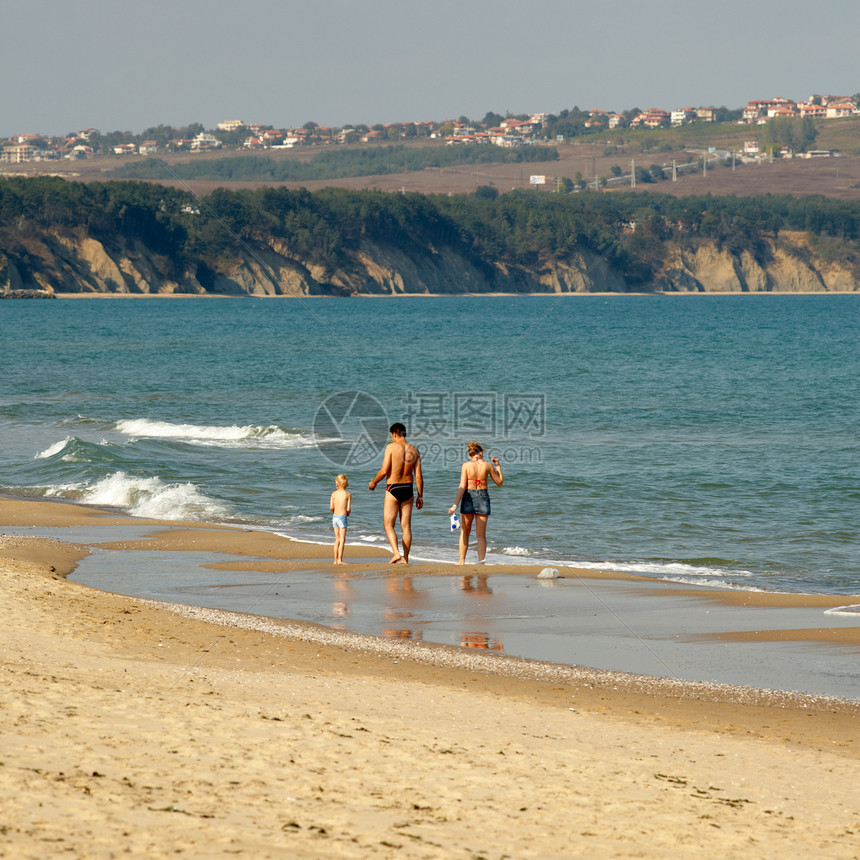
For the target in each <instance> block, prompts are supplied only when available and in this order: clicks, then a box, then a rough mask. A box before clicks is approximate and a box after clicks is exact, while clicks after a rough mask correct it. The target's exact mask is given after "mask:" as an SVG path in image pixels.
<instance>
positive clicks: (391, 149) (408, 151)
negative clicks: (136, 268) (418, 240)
mask: <svg viewBox="0 0 860 860" xmlns="http://www.w3.org/2000/svg"><path fill="white" fill-rule="evenodd" d="M557 160H558V150H557V149H555V147H551V146H518V147H516V148H512V149H506V148H503V147H500V146H477V145H473V146H432V147H430V146H422V147H409V146H402V145H401V146H378V145H377V146H373V147H368V148H362V149H326V150H323V151H322V152H320V153H318V154H317V155H315V156H314V157H313V158H312V159H311V160H310V161H294V160H275V159H273V158H268V157H267V156H264V155H245V156H232V157H227V158H218V159H205V160H198V161H195V160H192V161H183V162H181V163H179V164H167V163H166V162H164V161H162V160H161V159H158V158H146V159H143V160H141V161H135V162H133V163H131V164H124V165H123V166H122V167H118V168H116V170H113V171H111V172H110V173H109V174H108V175H109V176H113V177H116V178H118V179H155V180H158V179H187V180H191V179H208V180H214V181H223V182H228V181H229V182H235V181H241V180H244V181H255V182H261V181H265V182H310V181H313V180H319V179H322V180H325V179H343V178H345V177H349V176H385V175H388V174H391V173H409V172H412V171H416V170H426V169H428V168H443V167H453V166H457V165H461V164H487V163H491V162H492V163H504V164H511V163H514V164H518V163H520V162H533V161H557Z"/></svg>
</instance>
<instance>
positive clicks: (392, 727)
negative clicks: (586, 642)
mask: <svg viewBox="0 0 860 860" xmlns="http://www.w3.org/2000/svg"><path fill="white" fill-rule="evenodd" d="M94 521H97V522H98V523H99V524H100V525H111V524H114V525H117V526H118V527H122V526H123V525H127V524H130V523H132V522H134V523H136V524H138V525H146V523H144V522H142V521H140V520H137V521H132V520H129V519H127V518H117V517H113V516H106V515H104V514H101V513H100V512H97V511H93V510H90V509H86V508H81V507H76V506H72V505H65V504H56V503H37V502H21V501H16V500H9V499H3V500H0V534H2V531H3V526H4V525H5V526H9V527H11V526H18V527H20V526H22V525H23V526H51V527H55V528H56V529H57V530H58V531H61V530H62V528H64V527H69V526H74V525H82V524H86V523H93V522H94ZM149 525H151V526H152V533H153V535H154V536H155V537H154V540H156V541H159V540H160V541H162V542H163V546H164V548H165V549H167V548H170V549H172V550H181V549H182V548H183V547H188V546H189V545H193V546H195V548H199V547H201V546H205V547H206V548H207V549H213V550H222V551H227V548H228V547H229V552H230V553H231V554H234V555H240V554H242V555H247V556H248V557H249V563H251V561H250V560H253V563H256V564H259V565H264V564H265V563H266V562H265V559H267V558H268V559H284V558H290V557H291V554H292V555H293V556H294V555H295V554H296V553H297V552H299V551H301V552H302V553H303V554H306V553H307V551H308V550H307V545H297V544H293V543H292V542H291V541H288V540H286V539H282V538H277V537H275V536H270V535H262V534H261V533H247V532H242V531H241V530H235V529H224V528H220V527H202V526H201V524H199V523H195V524H187V527H186V528H176V524H175V523H172V524H170V525H171V527H172V528H171V529H170V530H169V531H168V530H166V529H165V528H164V527H162V526H161V524H158V523H155V522H151V523H149ZM162 534H163V537H159V535H162ZM297 547H300V548H301V549H300V550H299V549H297ZM114 548H116V545H114ZM86 551H87V550H86V548H84V547H80V546H75V545H74V544H69V543H66V542H58V541H55V540H47V539H44V538H29V537H11V536H5V537H0V587H2V590H3V607H4V637H3V640H4V647H3V652H2V669H3V683H2V685H0V715H2V722H3V741H2V752H0V810H2V812H0V856H2V857H33V858H37V857H38V858H43V857H60V856H72V857H98V858H102V857H105V858H106V857H119V856H144V855H145V856H147V857H162V856H165V857H166V856H188V857H226V856H237V855H238V856H247V857H254V858H269V857H285V858H286V857H290V858H293V857H295V858H322V857H325V858H328V857H346V858H353V857H354V858H363V857H392V858H394V857H415V858H443V857H445V858H447V857H463V858H487V860H490V858H503V857H509V858H520V857H533V858H555V857H588V858H602V857H645V858H657V857H714V858H716V857H721V858H722V857H738V856H743V857H748V858H765V857H767V858H770V857H773V856H782V857H801V856H803V857H827V858H857V857H860V787H858V784H857V780H856V773H857V765H858V762H857V759H858V749H860V744H858V741H857V738H856V734H857V719H858V713H860V704H858V703H856V702H840V701H836V700H830V699H825V698H819V699H816V698H813V697H806V696H802V695H799V694H787V695H779V694H768V693H759V692H757V691H751V690H747V689H743V688H737V689H735V690H731V689H729V690H727V689H725V688H722V689H717V688H714V689H709V688H708V686H707V685H701V684H700V685H683V684H679V683H677V682H667V681H657V680H652V681H649V680H648V679H643V678H635V677H632V676H625V675H620V674H613V673H609V672H596V671H588V670H582V671H580V670H575V669H569V670H565V671H562V670H561V669H555V668H553V667H552V666H544V665H543V664H535V663H529V662H528V661H519V660H514V659H509V658H505V657H501V658H500V657H498V656H496V655H491V654H482V653H479V652H475V651H472V650H471V649H456V648H447V647H441V646H431V645H422V644H415V643H401V642H391V641H388V640H383V639H377V638H374V637H367V636H357V635H353V634H341V633H338V632H336V631H331V630H328V629H326V628H320V627H315V626H313V625H302V624H297V623H293V622H282V621H276V620H270V619H260V618H256V617H254V616H243V615H238V614H231V613H225V612H220V611H212V610H195V609H192V608H185V609H178V608H173V609H171V608H170V607H167V606H165V605H163V604H154V603H152V602H151V601H144V600H140V599H135V598H130V597H124V596H120V595H115V594H109V593H106V592H100V591H96V590H94V589H89V588H85V587H83V586H81V585H78V584H76V583H74V582H69V581H66V579H65V578H64V577H65V575H67V574H68V573H69V572H70V571H71V570H72V569H73V568H74V565H75V563H76V562H77V561H78V560H79V559H80V557H81V556H82V554H84V553H85V552H86ZM328 555H329V548H327V547H320V548H319V552H318V559H317V562H316V563H318V564H319V566H320V568H321V569H326V568H327V565H328V561H327V559H328ZM261 559H262V561H261ZM424 568H426V570H427V571H429V572H431V573H434V574H438V575H452V574H454V573H455V571H454V569H447V568H445V567H444V566H441V565H436V566H432V565H427V566H424V565H420V566H419V565H416V566H415V569H416V570H417V569H424ZM758 599H763V598H758ZM794 599H795V600H796V599H798V598H794ZM805 633H806V634H808V631H806V632H804V631H798V632H796V635H797V638H799V639H800V638H803V635H805ZM762 635H764V636H766V635H767V632H766V631H764V632H763V634H762ZM840 636H841V637H842V641H849V642H858V641H860V639H858V631H857V628H850V629H846V630H844V631H843V632H842V633H841V634H840ZM428 655H429V656H428Z"/></svg>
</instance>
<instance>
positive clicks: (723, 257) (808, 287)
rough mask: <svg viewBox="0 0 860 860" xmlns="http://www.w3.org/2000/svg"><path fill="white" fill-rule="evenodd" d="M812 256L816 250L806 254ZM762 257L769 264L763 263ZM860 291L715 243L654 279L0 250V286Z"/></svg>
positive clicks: (439, 265) (412, 260) (686, 254)
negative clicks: (184, 261) (210, 264)
mask: <svg viewBox="0 0 860 860" xmlns="http://www.w3.org/2000/svg"><path fill="white" fill-rule="evenodd" d="M806 256H807V257H808V256H809V255H806ZM762 259H763V261H762ZM647 289H652V290H654V291H663V292H703V293H704V292H707V293H736V292H757V293H762V292H772V291H778V292H830V291H856V290H858V283H857V280H856V279H855V278H854V276H853V274H852V272H850V271H848V270H846V269H844V268H840V267H839V266H834V265H826V264H824V263H816V262H815V260H814V259H811V260H810V261H809V262H806V261H805V260H804V259H803V258H802V256H801V255H795V254H791V253H788V252H787V251H786V250H784V248H783V247H781V246H779V245H777V244H775V243H771V244H770V246H767V247H766V248H765V249H764V253H763V254H761V255H760V257H759V259H756V258H755V257H753V255H752V254H750V253H749V252H748V251H743V252H742V253H740V254H737V255H736V254H732V253H730V252H729V251H727V250H725V249H719V248H718V247H717V246H716V245H714V244H705V245H701V246H699V247H698V248H696V249H694V250H690V249H685V248H681V247H675V246H670V247H669V249H668V252H667V254H666V255H665V261H664V263H663V265H662V267H661V268H660V270H659V271H658V272H657V273H656V275H655V278H654V280H653V282H652V283H650V284H648V285H646V286H643V285H641V284H639V285H635V284H630V283H628V282H627V281H625V279H624V277H623V276H622V275H621V274H620V273H619V272H618V271H616V270H614V269H612V268H611V267H610V266H609V265H607V263H606V262H605V261H604V260H602V259H601V258H599V257H597V256H596V255H595V254H593V253H591V252H589V251H588V250H585V249H583V250H580V251H578V252H576V253H574V254H573V255H571V256H570V257H569V258H568V259H567V260H565V261H564V262H555V263H552V264H542V265H539V266H535V267H533V268H528V267H523V266H510V265H503V264H500V263H487V262H483V261H480V260H478V259H475V258H471V257H469V256H467V255H464V254H462V253H458V252H456V251H454V250H452V249H451V248H446V247H440V248H435V247H431V246H426V247H424V246H422V247H417V248H415V249H414V250H413V251H412V252H409V253H407V252H405V251H403V250H402V249H400V248H396V247H393V246H389V245H385V244H383V243H380V242H373V241H365V242H364V243H363V244H362V245H361V246H360V247H359V248H358V249H357V250H354V251H352V252H350V253H349V254H347V255H345V256H344V257H342V258H341V261H340V263H339V264H338V265H337V267H335V268H328V269H327V268H324V267H322V266H320V265H316V264H313V263H311V262H307V261H302V260H300V259H296V258H295V257H294V256H292V255H291V254H290V250H289V248H287V247H284V246H283V244H278V243H273V244H272V245H270V246H266V247H259V248H257V249H255V250H253V251H248V252H247V253H245V254H243V255H242V256H241V257H239V258H238V259H236V260H233V261H232V262H225V263H221V264H219V265H218V266H217V267H216V268H215V270H214V271H213V270H206V271H205V272H203V273H201V272H200V271H198V269H197V268H196V267H195V268H194V269H193V270H192V269H188V270H185V271H181V272H178V273H177V272H176V271H175V269H174V267H172V266H171V265H170V264H169V262H168V261H166V260H165V259H164V258H162V257H159V255H157V254H155V253H153V252H152V251H151V250H150V249H148V248H146V247H145V246H143V245H142V244H140V243H139V242H138V243H130V244H127V245H126V247H125V248H124V249H123V250H122V251H117V250H110V249H109V248H108V247H106V246H105V245H104V244H102V243H101V242H99V241H97V240H96V239H93V238H90V237H87V238H75V237H70V236H61V235H56V234H47V235H44V236H40V237H38V238H30V239H29V240H28V241H27V243H26V246H24V247H23V248H20V247H19V248H16V253H11V252H7V253H5V254H4V253H3V251H2V249H0V291H10V290H45V291H48V292H57V293H61V292H74V293H128V294H131V293H138V294H158V293H161V294H170V293H186V294H199V295H207V294H210V295H211V294H216V295H256V296H307V295H335V296H338V295H339V296H347V295H353V294H376V295H399V294H421V293H439V294H452V295H453V294H462V293H589V292H631V291H643V290H647Z"/></svg>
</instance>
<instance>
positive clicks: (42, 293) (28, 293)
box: [0, 290, 57, 299]
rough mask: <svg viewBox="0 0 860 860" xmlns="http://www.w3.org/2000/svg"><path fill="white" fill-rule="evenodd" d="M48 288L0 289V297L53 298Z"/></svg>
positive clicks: (54, 296)
mask: <svg viewBox="0 0 860 860" xmlns="http://www.w3.org/2000/svg"><path fill="white" fill-rule="evenodd" d="M55 298H57V297H56V295H54V293H53V292H50V291H48V290H0V299H55Z"/></svg>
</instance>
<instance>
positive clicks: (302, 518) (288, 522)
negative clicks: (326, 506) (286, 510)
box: [281, 514, 324, 526]
mask: <svg viewBox="0 0 860 860" xmlns="http://www.w3.org/2000/svg"><path fill="white" fill-rule="evenodd" d="M323 520H324V517H320V516H314V517H309V516H308V515H307V514H296V515H295V516H293V517H287V518H286V519H284V520H281V525H285V526H292V525H296V524H299V523H320V522H323Z"/></svg>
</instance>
